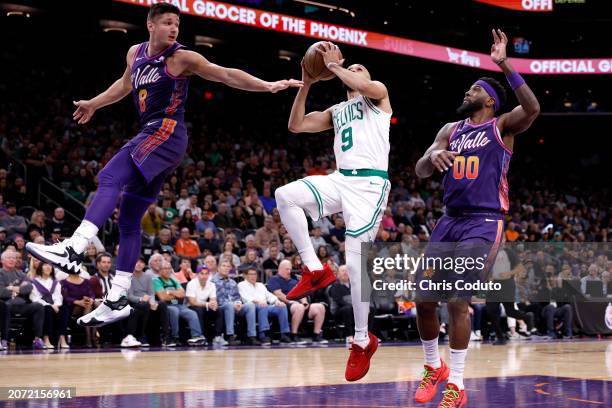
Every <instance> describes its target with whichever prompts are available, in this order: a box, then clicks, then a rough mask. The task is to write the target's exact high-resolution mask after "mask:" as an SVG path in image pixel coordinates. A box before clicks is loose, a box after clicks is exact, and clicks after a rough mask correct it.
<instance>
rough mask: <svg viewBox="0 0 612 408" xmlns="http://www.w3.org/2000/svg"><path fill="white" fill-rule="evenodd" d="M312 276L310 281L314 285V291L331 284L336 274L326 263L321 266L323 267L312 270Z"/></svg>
mask: <svg viewBox="0 0 612 408" xmlns="http://www.w3.org/2000/svg"><path fill="white" fill-rule="evenodd" d="M313 273H314V276H313V278H312V283H313V284H314V287H313V288H312V291H313V292H315V291H317V290H319V289H323V288H326V287H328V286H329V285H331V284H332V283H334V282H335V281H336V275H334V271H332V270H331V268H330V267H329V265H328V264H325V265H324V266H323V269H321V270H319V271H314V272H313Z"/></svg>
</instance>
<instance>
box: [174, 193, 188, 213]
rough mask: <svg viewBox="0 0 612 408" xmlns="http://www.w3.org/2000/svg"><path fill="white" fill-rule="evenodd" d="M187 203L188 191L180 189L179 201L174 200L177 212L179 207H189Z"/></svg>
mask: <svg viewBox="0 0 612 408" xmlns="http://www.w3.org/2000/svg"><path fill="white" fill-rule="evenodd" d="M175 191H176V190H175ZM189 201H190V198H189V191H188V190H187V189H186V188H181V191H180V192H179V199H178V200H176V209H177V210H179V209H180V208H181V207H184V206H186V205H189Z"/></svg>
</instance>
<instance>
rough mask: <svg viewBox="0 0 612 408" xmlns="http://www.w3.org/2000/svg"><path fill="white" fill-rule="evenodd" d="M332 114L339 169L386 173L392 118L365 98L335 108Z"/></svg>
mask: <svg viewBox="0 0 612 408" xmlns="http://www.w3.org/2000/svg"><path fill="white" fill-rule="evenodd" d="M331 113H332V121H333V123H334V132H335V137H334V154H335V156H336V167H337V168H339V169H347V170H354V169H374V170H384V171H387V170H388V167H389V126H390V121H391V114H390V113H387V112H385V111H383V110H382V109H380V108H378V107H377V106H376V105H374V102H373V101H372V100H371V99H369V98H367V97H365V96H362V95H359V96H357V97H355V98H352V99H349V100H348V101H345V102H342V103H339V104H337V105H334V106H332V108H331Z"/></svg>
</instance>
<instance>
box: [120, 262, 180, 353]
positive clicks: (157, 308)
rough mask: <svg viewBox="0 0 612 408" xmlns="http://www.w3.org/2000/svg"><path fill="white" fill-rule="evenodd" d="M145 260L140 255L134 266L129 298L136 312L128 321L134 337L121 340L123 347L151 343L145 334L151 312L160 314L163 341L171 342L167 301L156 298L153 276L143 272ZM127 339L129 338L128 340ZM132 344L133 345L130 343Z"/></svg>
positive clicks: (129, 329) (128, 326)
mask: <svg viewBox="0 0 612 408" xmlns="http://www.w3.org/2000/svg"><path fill="white" fill-rule="evenodd" d="M145 265H146V263H145V260H144V258H143V257H140V258H139V259H138V261H136V266H135V267H134V273H133V275H132V283H131V285H130V289H129V290H128V300H129V302H130V305H131V306H132V308H133V309H134V312H133V313H132V314H130V317H129V318H128V323H127V334H128V336H132V338H129V339H128V338H127V336H126V338H124V339H123V340H124V341H125V343H126V345H125V346H124V345H123V344H124V341H121V345H122V346H123V347H133V345H135V343H136V342H139V343H140V345H141V346H143V347H147V345H148V344H149V341H148V339H147V338H146V335H145V329H146V327H147V323H148V321H149V315H150V313H157V314H159V322H160V324H161V327H162V343H166V344H167V343H169V342H170V338H169V330H168V306H167V305H166V303H164V302H161V303H158V302H157V301H156V300H155V292H154V291H153V276H152V275H150V274H146V273H144V272H143V270H144V268H145ZM126 339H127V340H126ZM129 344H132V345H129Z"/></svg>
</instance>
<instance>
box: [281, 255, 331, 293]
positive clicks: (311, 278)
mask: <svg viewBox="0 0 612 408" xmlns="http://www.w3.org/2000/svg"><path fill="white" fill-rule="evenodd" d="M335 281H336V275H334V272H333V271H332V270H331V268H330V267H329V265H327V264H325V265H324V266H323V269H320V270H318V271H314V272H310V270H309V269H308V268H307V267H306V266H304V267H303V268H302V278H301V279H300V280H299V282H298V284H297V285H295V287H294V288H293V289H291V290H290V291H289V293H287V299H289V300H298V299H301V298H303V297H305V296H308V295H310V294H312V293H313V292H314V291H316V290H319V289H323V288H326V287H327V286H329V285H331V284H332V283H334V282H335Z"/></svg>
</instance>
